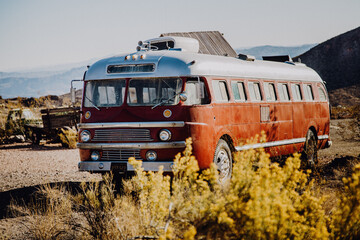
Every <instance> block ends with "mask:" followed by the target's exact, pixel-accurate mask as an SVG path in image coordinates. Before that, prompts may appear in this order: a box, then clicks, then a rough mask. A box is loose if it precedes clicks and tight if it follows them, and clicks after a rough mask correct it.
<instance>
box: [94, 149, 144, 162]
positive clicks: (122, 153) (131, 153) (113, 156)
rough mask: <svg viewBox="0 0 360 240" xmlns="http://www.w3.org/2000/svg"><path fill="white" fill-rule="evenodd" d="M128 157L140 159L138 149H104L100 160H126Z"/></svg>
mask: <svg viewBox="0 0 360 240" xmlns="http://www.w3.org/2000/svg"><path fill="white" fill-rule="evenodd" d="M130 157H134V158H135V159H136V160H142V158H141V157H140V150H138V149H121V150H104V151H103V154H102V157H101V160H102V161H127V160H128V159H129V158H130Z"/></svg>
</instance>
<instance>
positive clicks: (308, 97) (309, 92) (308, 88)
mask: <svg viewBox="0 0 360 240" xmlns="http://www.w3.org/2000/svg"><path fill="white" fill-rule="evenodd" d="M304 94H305V100H307V101H312V100H314V94H313V91H312V87H311V85H305V91H304Z"/></svg>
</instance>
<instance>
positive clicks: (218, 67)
mask: <svg viewBox="0 0 360 240" xmlns="http://www.w3.org/2000/svg"><path fill="white" fill-rule="evenodd" d="M149 66H150V68H149ZM151 66H152V67H151ZM109 67H115V68H113V69H121V70H120V71H117V70H115V71H109ZM124 67H128V68H124ZM142 67H144V68H142ZM144 69H146V70H144ZM143 70H144V71H143ZM186 76H212V77H236V78H245V79H271V80H291V81H313V82H314V81H316V82H322V80H321V78H320V76H319V75H318V74H317V73H316V72H315V71H314V70H313V69H311V68H309V67H307V66H306V65H305V64H301V63H292V62H285V63H279V62H272V61H262V60H255V61H246V60H242V59H238V58H233V57H225V56H215V55H208V54H199V53H192V52H185V51H181V49H171V50H161V51H138V52H135V53H131V54H126V55H120V56H114V57H110V58H106V59H103V60H100V61H98V62H96V63H94V64H93V65H92V66H91V67H90V68H89V69H88V71H87V73H86V76H85V80H101V79H118V78H154V77H186Z"/></svg>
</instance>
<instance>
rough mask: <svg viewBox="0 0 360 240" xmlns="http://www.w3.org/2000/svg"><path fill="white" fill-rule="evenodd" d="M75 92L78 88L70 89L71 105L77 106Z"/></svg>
mask: <svg viewBox="0 0 360 240" xmlns="http://www.w3.org/2000/svg"><path fill="white" fill-rule="evenodd" d="M75 91H76V88H74V87H73V86H71V88H70V95H71V104H72V105H75V103H76V95H75Z"/></svg>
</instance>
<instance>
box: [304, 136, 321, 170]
mask: <svg viewBox="0 0 360 240" xmlns="http://www.w3.org/2000/svg"><path fill="white" fill-rule="evenodd" d="M302 160H303V165H304V166H305V167H306V168H314V167H315V164H316V163H317V160H318V159H317V140H316V136H315V134H314V132H313V131H312V130H309V131H308V132H307V134H306V141H305V147H304V151H303V154H302Z"/></svg>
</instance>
